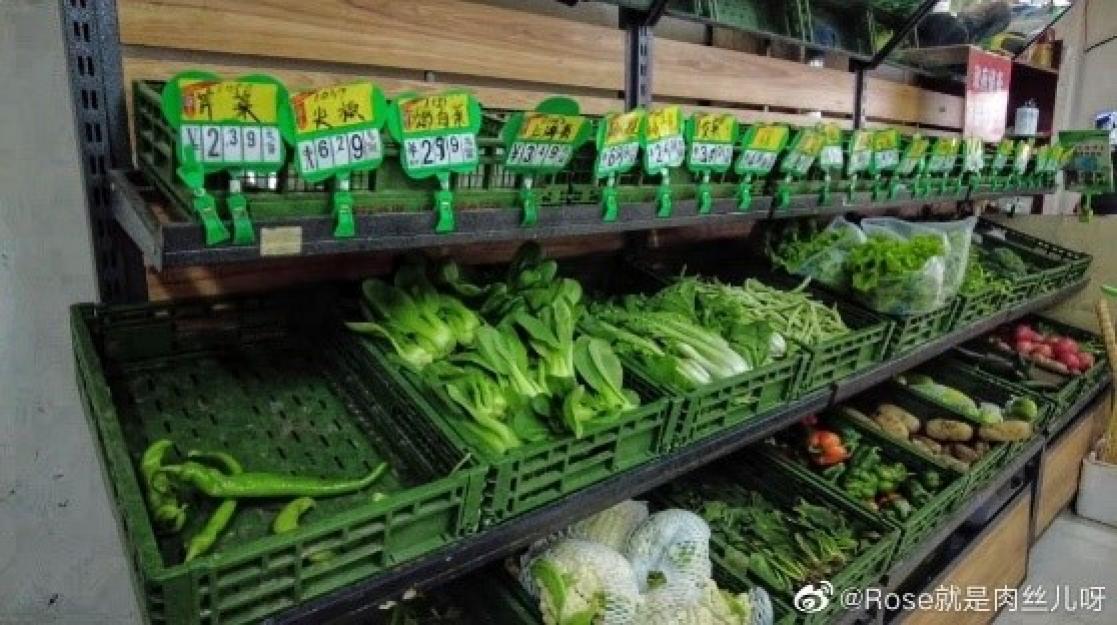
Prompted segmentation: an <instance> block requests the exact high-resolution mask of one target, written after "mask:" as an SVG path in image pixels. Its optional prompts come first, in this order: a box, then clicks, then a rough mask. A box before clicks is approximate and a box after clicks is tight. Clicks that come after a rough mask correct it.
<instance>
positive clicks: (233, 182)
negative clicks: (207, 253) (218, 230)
mask: <svg viewBox="0 0 1117 625" xmlns="http://www.w3.org/2000/svg"><path fill="white" fill-rule="evenodd" d="M243 175H244V172H242V171H231V172H229V195H228V197H226V198H225V207H226V208H228V209H229V217H231V218H232V219H233V243H234V244H235V245H250V244H252V243H253V242H254V241H255V240H256V233H255V232H254V231H253V230H252V219H251V218H250V217H249V216H248V200H246V199H245V197H244V194H243V193H241V186H240V181H241V176H243Z"/></svg>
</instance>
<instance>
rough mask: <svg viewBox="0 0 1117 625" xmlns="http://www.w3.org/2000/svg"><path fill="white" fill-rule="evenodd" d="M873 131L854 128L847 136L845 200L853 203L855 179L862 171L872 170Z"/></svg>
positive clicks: (855, 188)
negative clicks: (847, 155)
mask: <svg viewBox="0 0 1117 625" xmlns="http://www.w3.org/2000/svg"><path fill="white" fill-rule="evenodd" d="M872 166H873V132H872V131H871V130H854V131H853V133H852V134H851V135H850V138H849V158H848V159H847V160H846V201H847V202H849V203H851V204H852V203H853V202H854V200H855V197H856V194H857V180H858V178H859V177H860V176H861V173H862V172H868V173H871V172H872Z"/></svg>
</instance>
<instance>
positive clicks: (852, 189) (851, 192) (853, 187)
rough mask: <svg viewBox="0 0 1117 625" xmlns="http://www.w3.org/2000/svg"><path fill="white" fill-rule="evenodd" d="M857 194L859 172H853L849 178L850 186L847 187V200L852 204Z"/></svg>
mask: <svg viewBox="0 0 1117 625" xmlns="http://www.w3.org/2000/svg"><path fill="white" fill-rule="evenodd" d="M855 195H857V174H853V175H852V176H851V177H850V179H849V186H848V187H846V201H847V202H849V203H850V204H852V203H853V201H854V199H855V198H854V196H855Z"/></svg>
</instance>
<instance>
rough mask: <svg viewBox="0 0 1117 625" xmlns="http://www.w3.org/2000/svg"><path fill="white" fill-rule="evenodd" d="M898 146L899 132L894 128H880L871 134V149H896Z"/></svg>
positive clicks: (880, 150) (881, 150)
mask: <svg viewBox="0 0 1117 625" xmlns="http://www.w3.org/2000/svg"><path fill="white" fill-rule="evenodd" d="M899 147H900V133H898V132H896V131H895V130H882V131H880V132H878V133H876V134H875V135H873V149H874V150H876V151H877V152H883V151H885V150H896V149H899Z"/></svg>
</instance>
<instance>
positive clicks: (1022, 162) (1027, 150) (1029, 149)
mask: <svg viewBox="0 0 1117 625" xmlns="http://www.w3.org/2000/svg"><path fill="white" fill-rule="evenodd" d="M1034 151H1035V144H1034V143H1033V142H1032V140H1031V139H1028V140H1027V141H1024V140H1020V141H1018V142H1017V143H1016V151H1015V153H1014V154H1013V158H1012V173H1014V174H1016V175H1017V176H1023V175H1024V174H1026V173H1028V164H1029V162H1030V161H1031V160H1032V153H1033V152H1034Z"/></svg>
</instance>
